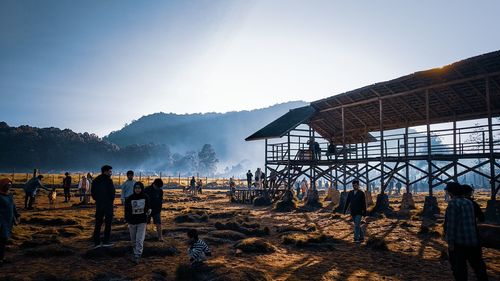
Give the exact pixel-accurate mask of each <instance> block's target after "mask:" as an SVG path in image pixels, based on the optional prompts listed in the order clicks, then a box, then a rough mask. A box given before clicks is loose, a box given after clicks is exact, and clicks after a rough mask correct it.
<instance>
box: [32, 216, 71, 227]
mask: <svg viewBox="0 0 500 281" xmlns="http://www.w3.org/2000/svg"><path fill="white" fill-rule="evenodd" d="M22 222H23V223H26V224H39V225H47V226H60V225H77V224H78V222H77V221H76V220H74V219H67V218H46V217H31V218H27V219H22Z"/></svg>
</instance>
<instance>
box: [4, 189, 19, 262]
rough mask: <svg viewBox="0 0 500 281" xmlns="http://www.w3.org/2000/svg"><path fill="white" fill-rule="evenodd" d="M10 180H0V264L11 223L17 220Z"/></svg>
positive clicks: (9, 234) (10, 230)
mask: <svg viewBox="0 0 500 281" xmlns="http://www.w3.org/2000/svg"><path fill="white" fill-rule="evenodd" d="M11 186H12V182H11V181H10V180H9V179H1V180H0V266H2V265H3V264H4V262H5V260H4V258H5V246H6V244H7V239H8V238H9V237H10V236H11V234H12V225H13V224H14V222H16V223H18V222H19V214H18V213H17V209H16V205H15V204H14V198H13V197H12V194H10V193H9V189H10V187H11Z"/></svg>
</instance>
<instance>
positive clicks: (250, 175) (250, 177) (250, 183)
mask: <svg viewBox="0 0 500 281" xmlns="http://www.w3.org/2000/svg"><path fill="white" fill-rule="evenodd" d="M252 179H253V174H252V172H251V171H250V170H248V172H247V187H248V189H250V187H252Z"/></svg>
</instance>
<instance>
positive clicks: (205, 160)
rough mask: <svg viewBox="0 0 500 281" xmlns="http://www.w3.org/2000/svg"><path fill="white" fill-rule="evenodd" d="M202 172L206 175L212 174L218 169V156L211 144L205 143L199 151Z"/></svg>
mask: <svg viewBox="0 0 500 281" xmlns="http://www.w3.org/2000/svg"><path fill="white" fill-rule="evenodd" d="M198 161H199V166H198V168H199V169H198V170H199V171H200V173H202V174H205V175H212V174H214V173H215V171H216V170H217V163H218V162H219V160H218V159H217V157H216V154H215V150H214V148H213V147H212V145H211V144H205V145H203V147H202V149H201V151H200V152H198Z"/></svg>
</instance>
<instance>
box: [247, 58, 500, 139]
mask: <svg viewBox="0 0 500 281" xmlns="http://www.w3.org/2000/svg"><path fill="white" fill-rule="evenodd" d="M487 89H489V95H490V99H489V103H490V111H491V114H492V115H493V116H498V115H500V51H495V52H491V53H487V54H483V55H480V56H476V57H472V58H468V59H465V60H462V61H459V62H456V63H453V64H450V65H447V66H444V67H440V68H435V69H430V70H426V71H420V72H416V73H413V74H410V75H406V76H403V77H400V78H397V79H394V80H390V81H386V82H380V83H376V84H373V85H369V86H366V87H363V88H359V89H355V90H352V91H349V92H345V93H342V94H338V95H335V96H331V97H329V98H325V99H321V100H318V101H315V102H312V103H311V105H310V106H308V107H305V108H297V109H295V110H291V111H290V112H288V113H287V114H285V115H284V116H282V117H280V118H279V119H277V120H275V121H273V122H272V123H271V124H269V125H267V126H266V127H264V128H263V129H261V130H259V131H258V132H256V133H255V134H253V135H252V136H250V137H248V138H247V139H246V140H255V139H266V138H274V137H281V136H284V135H285V134H286V133H287V132H289V131H290V130H292V129H293V128H294V127H295V126H298V125H299V124H300V123H303V122H305V121H306V120H307V123H308V124H309V125H310V126H311V127H312V128H313V129H314V130H315V131H316V132H318V133H319V134H320V135H321V136H322V137H323V138H325V139H328V140H330V141H333V142H335V143H341V142H342V108H344V120H345V122H344V127H345V140H346V143H359V142H364V141H367V140H371V139H373V137H372V136H370V135H369V132H372V131H379V130H380V116H379V112H380V111H379V110H380V107H379V106H380V104H379V102H380V100H382V105H383V114H382V122H383V130H392V129H398V128H405V127H412V126H420V125H425V124H427V120H429V123H430V124H435V123H443V122H453V121H462V120H472V119H480V118H486V117H488V109H487V104H488V103H487V99H486V97H487ZM426 98H428V100H429V116H427V110H426Z"/></svg>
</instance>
